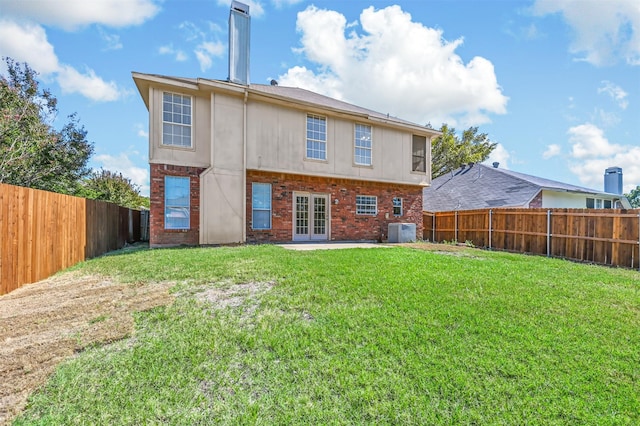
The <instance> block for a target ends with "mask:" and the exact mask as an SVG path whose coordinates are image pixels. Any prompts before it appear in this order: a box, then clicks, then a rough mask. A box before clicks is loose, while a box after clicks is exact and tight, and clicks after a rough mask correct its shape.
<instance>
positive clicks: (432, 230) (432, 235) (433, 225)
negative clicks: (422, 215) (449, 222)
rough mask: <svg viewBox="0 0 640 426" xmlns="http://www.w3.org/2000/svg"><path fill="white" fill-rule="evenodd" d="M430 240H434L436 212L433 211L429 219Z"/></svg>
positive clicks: (433, 241)
mask: <svg viewBox="0 0 640 426" xmlns="http://www.w3.org/2000/svg"><path fill="white" fill-rule="evenodd" d="M431 242H432V243H435V242H436V212H433V219H432V220H431Z"/></svg>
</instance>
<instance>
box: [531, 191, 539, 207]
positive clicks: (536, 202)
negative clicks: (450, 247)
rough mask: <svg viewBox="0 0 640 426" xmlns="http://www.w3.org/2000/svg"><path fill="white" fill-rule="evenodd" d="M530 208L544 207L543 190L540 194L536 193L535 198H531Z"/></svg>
mask: <svg viewBox="0 0 640 426" xmlns="http://www.w3.org/2000/svg"><path fill="white" fill-rule="evenodd" d="M529 208H530V209H539V208H542V191H540V192H538V195H536V196H535V197H534V198H533V200H531V202H530V203H529Z"/></svg>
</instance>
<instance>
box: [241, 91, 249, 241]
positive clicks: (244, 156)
mask: <svg viewBox="0 0 640 426" xmlns="http://www.w3.org/2000/svg"><path fill="white" fill-rule="evenodd" d="M248 97H249V90H248V88H245V89H244V103H243V105H242V127H243V130H242V243H246V242H247V98H248Z"/></svg>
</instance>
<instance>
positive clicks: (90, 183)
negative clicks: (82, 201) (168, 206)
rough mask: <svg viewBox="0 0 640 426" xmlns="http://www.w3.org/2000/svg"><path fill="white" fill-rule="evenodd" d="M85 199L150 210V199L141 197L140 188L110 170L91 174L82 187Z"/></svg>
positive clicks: (101, 170)
mask: <svg viewBox="0 0 640 426" xmlns="http://www.w3.org/2000/svg"><path fill="white" fill-rule="evenodd" d="M80 195H82V196H83V197H86V198H91V199H94V200H102V201H110V202H112V203H115V204H118V205H120V206H123V207H129V208H131V209H138V208H140V207H145V208H149V198H148V197H143V196H142V195H140V187H139V186H138V185H136V184H135V183H133V182H131V179H129V178H126V177H124V176H122V173H115V172H111V171H109V170H104V169H100V170H99V171H94V172H92V173H91V176H89V177H88V178H87V179H85V180H84V182H83V185H82V191H81V194H80Z"/></svg>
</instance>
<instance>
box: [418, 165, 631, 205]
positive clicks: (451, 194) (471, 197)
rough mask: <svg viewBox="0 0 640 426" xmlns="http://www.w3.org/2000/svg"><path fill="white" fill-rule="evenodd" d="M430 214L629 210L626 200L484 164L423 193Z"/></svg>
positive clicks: (448, 175)
mask: <svg viewBox="0 0 640 426" xmlns="http://www.w3.org/2000/svg"><path fill="white" fill-rule="evenodd" d="M423 204H424V210H425V211H429V212H439V211H454V210H474V209H487V208H497V207H518V208H582V209H584V208H596V209H603V208H605V209H607V208H625V209H628V208H631V205H630V204H629V201H628V200H627V199H626V197H624V196H621V195H618V194H609V193H606V192H600V191H596V190H593V189H588V188H582V187H579V186H575V185H569V184H566V183H562V182H556V181H553V180H549V179H544V178H540V177H536V176H531V175H527V174H524V173H518V172H514V171H511V170H506V169H501V168H499V164H498V163H493V167H490V166H486V165H484V164H468V165H463V166H462V167H461V168H459V169H457V170H455V171H452V172H450V173H446V174H444V175H442V176H440V177H438V178H436V179H433V181H432V183H431V186H430V187H429V188H425V189H424V190H423Z"/></svg>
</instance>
